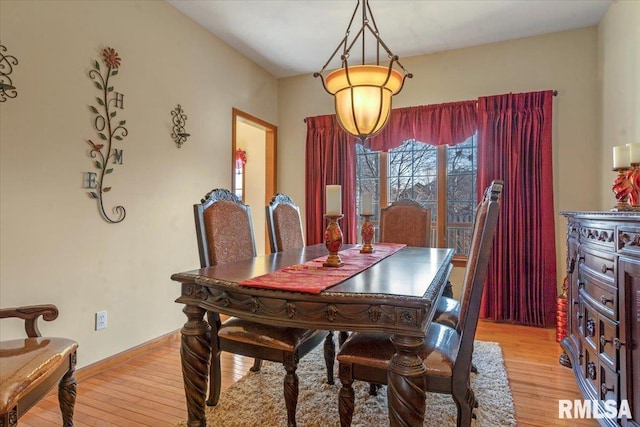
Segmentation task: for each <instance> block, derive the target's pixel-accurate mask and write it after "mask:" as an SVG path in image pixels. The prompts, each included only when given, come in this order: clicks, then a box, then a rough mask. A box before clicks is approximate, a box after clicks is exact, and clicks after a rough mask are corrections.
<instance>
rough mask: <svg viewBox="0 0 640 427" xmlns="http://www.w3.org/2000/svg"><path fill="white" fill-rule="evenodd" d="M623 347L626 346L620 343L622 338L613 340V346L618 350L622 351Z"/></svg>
mask: <svg viewBox="0 0 640 427" xmlns="http://www.w3.org/2000/svg"><path fill="white" fill-rule="evenodd" d="M623 345H625V344H624V343H623V342H622V341H620V338H614V339H613V346H614V347H615V348H616V350H620V347H622V346H623Z"/></svg>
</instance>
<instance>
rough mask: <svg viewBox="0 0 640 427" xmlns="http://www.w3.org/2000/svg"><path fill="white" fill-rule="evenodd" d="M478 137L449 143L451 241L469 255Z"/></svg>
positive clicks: (452, 244) (448, 208) (473, 215)
mask: <svg viewBox="0 0 640 427" xmlns="http://www.w3.org/2000/svg"><path fill="white" fill-rule="evenodd" d="M476 175H477V150H476V137H475V136H473V137H471V138H469V139H468V140H466V141H465V142H463V143H461V144H458V145H455V146H453V147H447V241H448V242H449V247H452V248H454V249H455V250H456V253H457V254H464V255H467V254H468V253H469V246H470V245H471V231H472V227H473V219H474V217H475V208H476V203H477V202H476Z"/></svg>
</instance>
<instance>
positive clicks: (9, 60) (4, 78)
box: [0, 44, 18, 102]
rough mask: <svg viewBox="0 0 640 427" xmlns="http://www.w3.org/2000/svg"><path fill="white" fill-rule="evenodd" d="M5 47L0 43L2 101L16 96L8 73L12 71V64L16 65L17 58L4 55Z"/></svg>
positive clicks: (0, 96)
mask: <svg viewBox="0 0 640 427" xmlns="http://www.w3.org/2000/svg"><path fill="white" fill-rule="evenodd" d="M6 51H7V48H6V47H4V45H1V44H0V102H4V101H6V100H7V98H15V97H16V96H18V92H17V91H16V87H15V86H14V85H13V81H12V80H11V77H9V75H10V74H11V73H12V72H13V66H14V65H18V60H17V59H16V57H15V56H13V55H5V54H4V52H6Z"/></svg>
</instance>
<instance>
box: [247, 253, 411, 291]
mask: <svg viewBox="0 0 640 427" xmlns="http://www.w3.org/2000/svg"><path fill="white" fill-rule="evenodd" d="M405 246H406V245H403V244H398V243H377V244H376V245H375V251H374V252H373V253H371V254H361V253H360V249H361V246H356V247H353V248H349V249H345V250H343V251H340V252H339V254H340V258H341V259H342V262H343V263H344V265H343V266H342V267H323V266H322V263H323V262H325V261H326V260H327V256H328V255H327V256H323V257H320V258H316V259H314V260H312V261H308V262H305V263H304V264H298V265H292V266H289V267H285V268H283V269H281V270H277V271H274V272H272V273H268V274H264V275H262V276H256V277H252V278H251V279H247V280H243V281H242V282H240V283H239V285H240V286H249V287H253V288H264V289H278V290H282V291H292V292H305V293H309V294H319V293H320V292H322V291H323V290H325V289H327V288H329V287H331V286H334V285H337V284H338V283H340V282H343V281H345V280H347V279H348V278H350V277H351V276H355V275H356V274H358V273H359V272H361V271H363V270H366V269H367V268H369V267H371V266H372V265H374V264H376V263H378V262H380V261H381V260H383V259H385V258H386V257H388V256H389V255H392V254H394V253H396V252H397V251H399V250H400V249H402V248H403V247H405Z"/></svg>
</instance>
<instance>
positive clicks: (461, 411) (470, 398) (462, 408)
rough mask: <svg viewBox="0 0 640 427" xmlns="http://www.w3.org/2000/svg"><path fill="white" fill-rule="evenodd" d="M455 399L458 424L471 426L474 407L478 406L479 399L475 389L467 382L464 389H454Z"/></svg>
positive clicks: (466, 426) (461, 426) (459, 426)
mask: <svg viewBox="0 0 640 427" xmlns="http://www.w3.org/2000/svg"><path fill="white" fill-rule="evenodd" d="M452 397H453V400H454V401H455V402H456V407H457V408H458V417H457V426H458V427H470V426H471V419H472V418H475V417H474V415H473V408H474V407H477V401H476V398H475V395H474V393H473V390H471V388H469V385H468V384H467V385H466V386H465V387H464V389H463V390H459V389H458V390H453V393H452Z"/></svg>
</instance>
